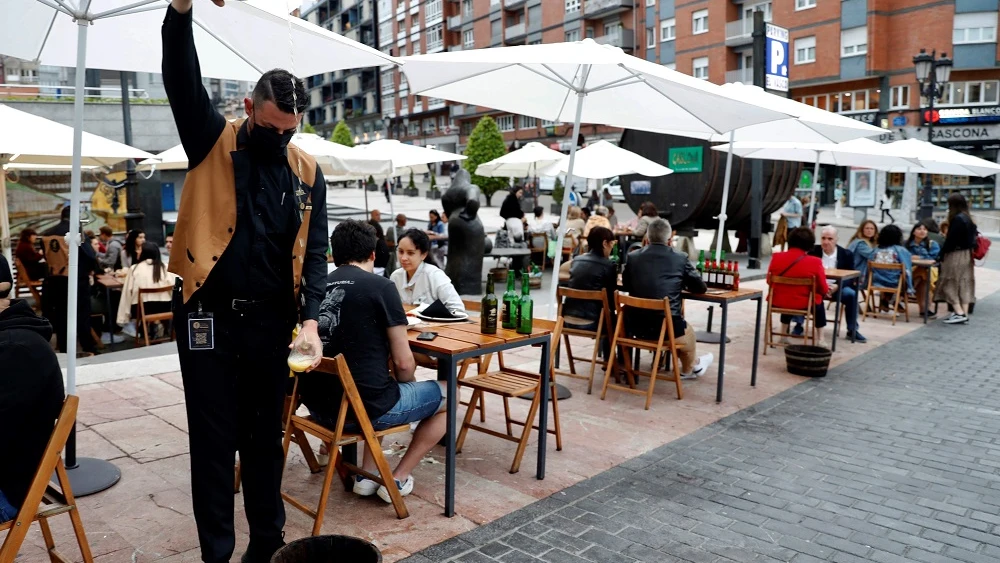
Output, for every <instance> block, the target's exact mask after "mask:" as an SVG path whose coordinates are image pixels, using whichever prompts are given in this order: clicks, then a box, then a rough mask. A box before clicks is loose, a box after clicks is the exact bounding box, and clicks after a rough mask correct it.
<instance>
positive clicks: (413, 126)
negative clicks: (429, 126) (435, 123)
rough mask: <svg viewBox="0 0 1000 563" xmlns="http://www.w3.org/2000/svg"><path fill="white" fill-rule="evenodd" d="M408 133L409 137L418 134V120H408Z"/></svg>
mask: <svg viewBox="0 0 1000 563" xmlns="http://www.w3.org/2000/svg"><path fill="white" fill-rule="evenodd" d="M409 134H410V136H411V137H416V136H417V135H419V134H420V121H417V120H414V121H411V122H410V127H409Z"/></svg>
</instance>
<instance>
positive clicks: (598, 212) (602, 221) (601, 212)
mask: <svg viewBox="0 0 1000 563" xmlns="http://www.w3.org/2000/svg"><path fill="white" fill-rule="evenodd" d="M595 227H604V228H605V229H607V230H609V231H610V230H611V222H610V221H608V208H607V207H604V206H603V205H598V206H597V207H595V208H594V214H593V215H591V216H590V219H587V224H586V225H584V227H583V237H584V238H587V235H589V234H590V230H591V229H593V228H595Z"/></svg>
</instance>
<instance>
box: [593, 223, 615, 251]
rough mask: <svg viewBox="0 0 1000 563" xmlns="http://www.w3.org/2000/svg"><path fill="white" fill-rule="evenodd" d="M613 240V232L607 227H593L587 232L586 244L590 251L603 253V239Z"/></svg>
mask: <svg viewBox="0 0 1000 563" xmlns="http://www.w3.org/2000/svg"><path fill="white" fill-rule="evenodd" d="M608 240H615V234H614V233H612V232H611V229H609V228H607V227H594V228H592V229H590V233H588V234H587V246H588V247H589V248H590V251H591V252H594V253H597V254H600V255H602V256H603V255H604V241H608Z"/></svg>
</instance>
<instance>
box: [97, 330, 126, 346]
mask: <svg viewBox="0 0 1000 563" xmlns="http://www.w3.org/2000/svg"><path fill="white" fill-rule="evenodd" d="M124 341H125V337H124V336H122V335H120V334H111V333H110V332H105V333H104V334H102V335H101V343H103V344H111V343H112V342H113V343H115V344H118V343H120V342H124Z"/></svg>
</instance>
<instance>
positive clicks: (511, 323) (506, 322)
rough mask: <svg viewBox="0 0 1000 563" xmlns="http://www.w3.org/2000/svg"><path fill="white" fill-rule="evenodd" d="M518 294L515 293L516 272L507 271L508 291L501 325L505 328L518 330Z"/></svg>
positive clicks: (505, 295) (504, 298)
mask: <svg viewBox="0 0 1000 563" xmlns="http://www.w3.org/2000/svg"><path fill="white" fill-rule="evenodd" d="M517 303H518V298H517V292H516V291H514V270H507V291H505V292H504V294H503V313H502V315H501V317H500V318H501V321H500V322H501V324H502V325H503V327H504V328H517Z"/></svg>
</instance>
